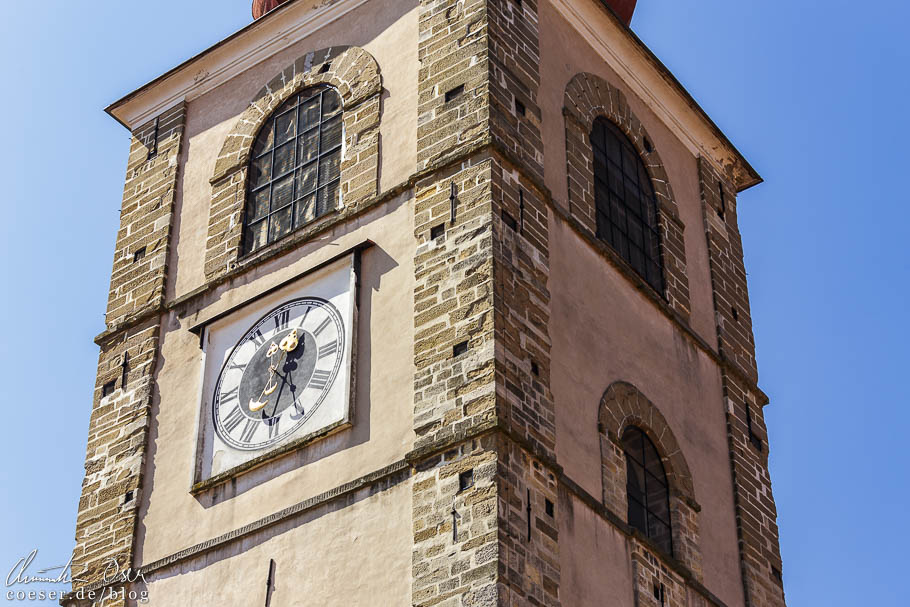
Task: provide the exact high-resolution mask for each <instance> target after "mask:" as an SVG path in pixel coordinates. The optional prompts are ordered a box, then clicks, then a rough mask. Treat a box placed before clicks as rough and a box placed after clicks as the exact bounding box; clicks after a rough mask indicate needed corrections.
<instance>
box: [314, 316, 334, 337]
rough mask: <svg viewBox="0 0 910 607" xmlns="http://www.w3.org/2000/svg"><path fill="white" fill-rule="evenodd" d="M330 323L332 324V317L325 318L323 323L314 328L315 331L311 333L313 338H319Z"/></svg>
mask: <svg viewBox="0 0 910 607" xmlns="http://www.w3.org/2000/svg"><path fill="white" fill-rule="evenodd" d="M330 322H332V317H331V316H327V317H326V319H325V320H323V321H322V322H321V323H320V324H319V326H318V327H316V330H315V331H313V336H314V337H319V334H320V333H322V332H323V331H325V329H326V327H328V326H329V323H330Z"/></svg>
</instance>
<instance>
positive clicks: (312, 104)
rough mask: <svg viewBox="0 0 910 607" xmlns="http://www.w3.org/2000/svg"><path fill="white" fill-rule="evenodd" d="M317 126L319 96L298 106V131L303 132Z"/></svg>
mask: <svg viewBox="0 0 910 607" xmlns="http://www.w3.org/2000/svg"><path fill="white" fill-rule="evenodd" d="M317 124H319V95H316V96H315V97H310V98H309V99H307V100H306V101H304V102H303V103H301V104H300V130H301V131H305V130H307V129H311V128H313V127H314V126H316V125H317Z"/></svg>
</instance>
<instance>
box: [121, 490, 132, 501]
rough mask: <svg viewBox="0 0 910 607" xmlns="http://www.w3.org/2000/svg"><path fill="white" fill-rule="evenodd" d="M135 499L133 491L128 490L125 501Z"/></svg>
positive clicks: (124, 497)
mask: <svg viewBox="0 0 910 607" xmlns="http://www.w3.org/2000/svg"><path fill="white" fill-rule="evenodd" d="M131 501H133V492H132V491H127V492H126V495H124V496H123V503H128V502H131Z"/></svg>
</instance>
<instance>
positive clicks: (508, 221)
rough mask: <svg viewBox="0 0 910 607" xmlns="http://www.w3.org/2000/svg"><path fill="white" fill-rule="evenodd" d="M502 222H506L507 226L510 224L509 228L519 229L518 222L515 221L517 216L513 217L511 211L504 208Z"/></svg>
mask: <svg viewBox="0 0 910 607" xmlns="http://www.w3.org/2000/svg"><path fill="white" fill-rule="evenodd" d="M502 222H503V223H504V224H506V225H507V226H509V228H511V229H512V231H517V230H518V222H517V221H515V218H514V217H512V216H511V215H510V214H509V212H508V211H506V210H505V209H503V211H502Z"/></svg>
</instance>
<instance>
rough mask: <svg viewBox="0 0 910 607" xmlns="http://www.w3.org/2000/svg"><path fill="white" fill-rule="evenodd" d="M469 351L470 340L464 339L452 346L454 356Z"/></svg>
mask: <svg viewBox="0 0 910 607" xmlns="http://www.w3.org/2000/svg"><path fill="white" fill-rule="evenodd" d="M467 351H468V342H466V341H463V342H461V343H458V344H455V345H454V346H452V356H461V355H462V354H464V353H465V352H467Z"/></svg>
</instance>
